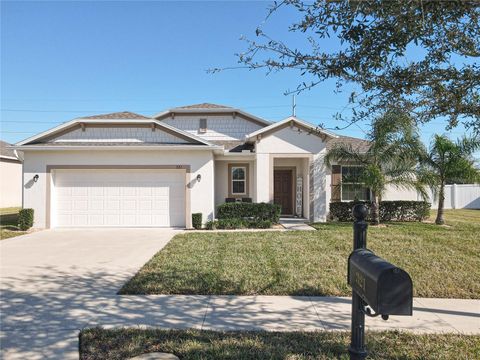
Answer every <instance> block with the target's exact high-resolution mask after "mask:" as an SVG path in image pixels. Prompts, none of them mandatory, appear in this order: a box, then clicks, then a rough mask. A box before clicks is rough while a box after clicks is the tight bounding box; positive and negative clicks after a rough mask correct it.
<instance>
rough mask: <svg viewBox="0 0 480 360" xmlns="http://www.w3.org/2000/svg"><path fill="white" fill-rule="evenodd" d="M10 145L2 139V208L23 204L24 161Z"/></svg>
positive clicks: (0, 177) (0, 153) (0, 193)
mask: <svg viewBox="0 0 480 360" xmlns="http://www.w3.org/2000/svg"><path fill="white" fill-rule="evenodd" d="M9 147H10V144H9V143H6V142H5V141H0V208H7V207H19V206H21V205H22V162H21V161H20V160H19V159H18V158H17V156H16V155H15V152H14V151H13V150H12V149H10V148H9Z"/></svg>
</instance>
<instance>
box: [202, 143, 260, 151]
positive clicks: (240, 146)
mask: <svg viewBox="0 0 480 360" xmlns="http://www.w3.org/2000/svg"><path fill="white" fill-rule="evenodd" d="M210 142H211V143H212V144H215V145H219V146H223V147H224V148H225V150H227V151H228V152H234V153H235V152H242V151H243V150H249V151H252V150H253V149H254V145H253V144H247V143H245V142H244V141H240V140H225V141H220V140H210Z"/></svg>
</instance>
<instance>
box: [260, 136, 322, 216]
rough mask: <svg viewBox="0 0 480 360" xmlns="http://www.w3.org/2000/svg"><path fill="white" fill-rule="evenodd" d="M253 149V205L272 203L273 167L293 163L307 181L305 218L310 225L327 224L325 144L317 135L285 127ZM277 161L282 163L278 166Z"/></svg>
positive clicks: (265, 138)
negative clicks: (324, 222)
mask: <svg viewBox="0 0 480 360" xmlns="http://www.w3.org/2000/svg"><path fill="white" fill-rule="evenodd" d="M255 149H256V154H257V160H256V166H255V169H256V172H257V174H256V179H257V191H256V201H257V202H260V201H265V202H271V201H273V168H274V165H275V163H277V164H281V163H283V164H287V163H289V162H290V161H294V162H295V164H296V166H297V167H298V169H302V172H303V174H304V176H305V178H307V179H308V181H304V216H307V217H308V218H309V219H310V220H312V221H326V217H327V211H328V209H327V204H328V202H327V200H328V199H329V196H330V195H329V192H330V188H328V187H327V179H326V178H327V174H328V169H327V168H326V166H325V164H324V162H323V159H324V156H325V153H326V148H325V142H323V141H322V139H321V138H320V137H318V136H316V135H313V134H308V133H307V132H305V131H303V130H302V131H301V132H299V131H298V129H297V128H296V127H293V128H291V127H286V128H283V129H280V130H278V131H277V132H275V133H273V134H271V135H268V136H266V137H264V138H262V139H260V140H259V141H257V143H256V145H255ZM286 158H289V159H288V160H287V159H286ZM291 158H294V159H291ZM279 159H285V160H280V162H279ZM298 169H297V170H298ZM305 184H307V187H306V188H305ZM305 189H306V190H305Z"/></svg>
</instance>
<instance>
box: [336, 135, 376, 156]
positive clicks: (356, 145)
mask: <svg viewBox="0 0 480 360" xmlns="http://www.w3.org/2000/svg"><path fill="white" fill-rule="evenodd" d="M339 144H346V145H349V146H351V147H352V148H353V149H355V150H358V151H360V152H367V150H368V149H369V148H370V141H368V140H364V139H359V138H354V137H351V136H339V137H337V138H336V139H332V140H330V141H328V142H327V151H328V150H331V149H333V148H334V147H335V146H337V145H339Z"/></svg>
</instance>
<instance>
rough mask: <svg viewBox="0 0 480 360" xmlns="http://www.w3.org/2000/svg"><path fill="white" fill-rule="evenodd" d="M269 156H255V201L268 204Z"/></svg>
mask: <svg viewBox="0 0 480 360" xmlns="http://www.w3.org/2000/svg"><path fill="white" fill-rule="evenodd" d="M271 170H272V169H271V163H270V154H257V158H256V161H255V182H256V186H255V201H256V202H270V201H271V199H270V178H271V174H270V172H271Z"/></svg>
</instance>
